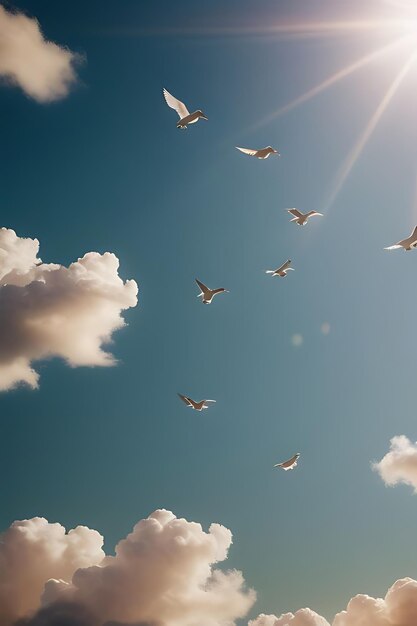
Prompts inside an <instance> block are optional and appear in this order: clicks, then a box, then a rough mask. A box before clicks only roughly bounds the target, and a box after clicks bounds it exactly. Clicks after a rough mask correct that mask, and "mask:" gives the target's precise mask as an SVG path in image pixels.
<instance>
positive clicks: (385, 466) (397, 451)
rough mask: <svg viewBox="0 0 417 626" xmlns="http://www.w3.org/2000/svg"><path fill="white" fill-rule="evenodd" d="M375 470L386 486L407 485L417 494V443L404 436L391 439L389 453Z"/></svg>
mask: <svg viewBox="0 0 417 626" xmlns="http://www.w3.org/2000/svg"><path fill="white" fill-rule="evenodd" d="M373 468H374V470H375V471H377V472H378V473H379V475H380V476H381V478H382V480H383V481H384V482H385V484H386V485H397V484H398V483H405V484H407V485H411V486H412V487H414V491H415V492H416V493H417V443H415V444H413V443H412V442H411V441H410V440H409V439H408V438H407V437H405V436H404V435H401V436H398V437H393V439H391V445H390V450H389V452H387V454H386V455H385V456H384V457H383V458H382V459H381V460H380V461H379V463H374V464H373Z"/></svg>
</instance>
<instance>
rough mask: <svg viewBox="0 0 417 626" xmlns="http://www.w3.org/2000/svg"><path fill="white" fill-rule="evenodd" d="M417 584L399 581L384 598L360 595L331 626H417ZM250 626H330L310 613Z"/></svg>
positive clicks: (266, 618) (263, 620) (262, 619)
mask: <svg viewBox="0 0 417 626" xmlns="http://www.w3.org/2000/svg"><path fill="white" fill-rule="evenodd" d="M416 624H417V581H415V580H413V579H411V578H404V579H402V580H397V582H396V583H394V585H393V586H392V587H391V588H390V589H389V590H388V592H387V594H386V596H385V598H372V597H370V596H366V595H362V594H360V595H357V596H355V597H354V598H352V600H350V602H349V604H348V606H347V609H346V611H342V612H341V613H338V614H337V615H336V617H335V618H334V620H333V622H332V626H416ZM249 626H329V623H328V622H327V621H326V620H325V619H324V617H321V616H320V615H318V614H317V613H314V611H311V610H310V609H301V610H300V611H297V612H296V613H295V614H294V615H293V614H292V613H286V614H285V615H281V617H275V616H274V615H260V616H259V617H257V618H256V619H255V620H253V621H252V622H249Z"/></svg>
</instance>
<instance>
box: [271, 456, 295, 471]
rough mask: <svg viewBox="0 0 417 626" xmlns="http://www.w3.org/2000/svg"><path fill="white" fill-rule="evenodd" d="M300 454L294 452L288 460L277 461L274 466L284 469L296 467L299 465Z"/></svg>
mask: <svg viewBox="0 0 417 626" xmlns="http://www.w3.org/2000/svg"><path fill="white" fill-rule="evenodd" d="M298 456H299V455H298V454H294V456H292V457H291V458H290V459H288V461H284V462H283V463H277V464H276V465H274V467H281V468H282V469H283V470H285V471H288V470H290V469H294V467H296V466H297V461H298Z"/></svg>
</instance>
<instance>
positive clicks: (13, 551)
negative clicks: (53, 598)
mask: <svg viewBox="0 0 417 626" xmlns="http://www.w3.org/2000/svg"><path fill="white" fill-rule="evenodd" d="M102 544H103V538H102V537H101V536H100V535H99V533H98V532H96V531H95V530H89V529H88V528H85V527H83V526H78V527H77V528H75V529H74V530H71V531H70V532H69V533H68V534H66V533H65V528H63V527H62V526H61V525H60V524H49V523H48V522H47V520H45V519H43V518H40V517H35V518H33V519H31V520H25V521H22V522H14V523H13V524H12V525H11V526H10V528H9V529H8V530H7V531H6V532H4V533H2V534H1V535H0V625H1V626H8V625H9V624H13V622H14V621H15V620H16V619H17V618H18V617H22V616H24V615H26V614H27V613H29V612H31V611H35V610H36V609H38V607H39V598H40V596H41V594H42V591H43V588H44V585H45V582H46V581H47V580H48V579H49V578H62V579H63V580H71V577H72V575H73V574H74V572H75V571H76V570H77V569H78V568H79V567H84V566H86V565H92V564H94V563H100V562H101V561H102V559H103V557H104V553H103V551H102V550H101V547H102Z"/></svg>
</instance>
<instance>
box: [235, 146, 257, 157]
mask: <svg viewBox="0 0 417 626" xmlns="http://www.w3.org/2000/svg"><path fill="white" fill-rule="evenodd" d="M236 149H237V150H240V151H241V152H243V154H249V156H255V154H256V153H257V152H258V151H257V150H251V149H250V148H239V146H236Z"/></svg>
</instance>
